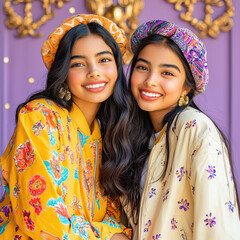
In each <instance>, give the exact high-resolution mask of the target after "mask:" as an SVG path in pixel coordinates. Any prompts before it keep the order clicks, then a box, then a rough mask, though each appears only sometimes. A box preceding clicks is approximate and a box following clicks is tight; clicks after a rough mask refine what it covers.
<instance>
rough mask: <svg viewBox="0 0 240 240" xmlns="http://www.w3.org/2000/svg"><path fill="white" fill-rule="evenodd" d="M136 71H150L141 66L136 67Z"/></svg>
mask: <svg viewBox="0 0 240 240" xmlns="http://www.w3.org/2000/svg"><path fill="white" fill-rule="evenodd" d="M136 69H139V70H142V71H147V70H148V69H147V68H146V67H145V66H142V65H139V66H137V67H136Z"/></svg>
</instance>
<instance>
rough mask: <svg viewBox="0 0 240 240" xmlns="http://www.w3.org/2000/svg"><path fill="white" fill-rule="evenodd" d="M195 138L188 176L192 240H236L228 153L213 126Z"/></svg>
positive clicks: (237, 220)
mask: <svg viewBox="0 0 240 240" xmlns="http://www.w3.org/2000/svg"><path fill="white" fill-rule="evenodd" d="M201 132H202V133H204V134H203V135H202V136H199V135H198V134H197V135H195V140H196V141H195V144H194V147H193V149H192V150H191V153H192V159H191V160H190V162H191V163H190V167H189V169H188V172H189V173H191V174H189V175H190V176H189V178H190V184H191V187H192V189H193V190H192V195H193V199H194V229H193V240H198V239H201V240H207V239H213V240H217V239H238V237H239V234H240V232H239V231H240V230H239V227H240V223H239V217H238V207H237V201H236V189H235V186H234V182H233V180H232V178H231V167H230V164H229V159H228V153H227V149H226V147H225V145H224V143H223V142H221V140H220V136H219V133H218V131H217V130H216V128H215V126H214V125H213V124H211V125H210V128H209V127H207V128H205V129H201Z"/></svg>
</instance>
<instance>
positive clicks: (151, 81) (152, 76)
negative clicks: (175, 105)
mask: <svg viewBox="0 0 240 240" xmlns="http://www.w3.org/2000/svg"><path fill="white" fill-rule="evenodd" d="M157 81H158V76H157V74H156V73H154V72H151V73H149V75H148V76H147V78H146V79H145V84H146V85H147V86H149V87H151V86H157Z"/></svg>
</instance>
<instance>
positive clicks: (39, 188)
mask: <svg viewBox="0 0 240 240" xmlns="http://www.w3.org/2000/svg"><path fill="white" fill-rule="evenodd" d="M60 121H61V119H60V115H59V114H56V112H55V111H53V110H51V109H50V108H47V107H44V106H42V105H38V106H34V107H32V108H29V107H28V108H27V107H25V108H23V109H22V110H21V111H20V113H19V119H18V124H17V127H16V130H15V136H14V137H13V139H12V140H11V141H10V143H9V145H8V147H7V150H6V151H5V153H4V155H3V156H2V158H1V165H2V172H3V181H4V182H5V189H7V192H8V198H9V206H10V205H11V207H9V210H10V211H12V214H11V213H9V214H8V222H6V223H5V225H4V229H2V231H3V232H4V231H5V234H9V235H7V236H8V237H6V239H14V236H15V234H18V235H19V236H22V237H23V239H54V240H58V239H59V240H60V239H64V240H69V239H74V240H77V239H99V237H98V236H97V233H96V232H95V231H93V228H92V226H91V225H90V224H89V222H86V221H85V220H84V217H83V216H70V215H69V212H71V210H70V209H69V208H70V207H71V206H67V205H65V202H64V200H63V199H62V197H61V195H60V194H61V192H62V191H61V189H59V186H58V184H56V182H55V181H53V178H52V177H51V176H50V173H49V171H47V168H48V167H49V166H46V164H45V163H46V160H49V159H52V160H53V161H52V163H53V164H54V162H56V161H58V158H57V153H58V149H59V147H60V144H61V126H60ZM53 174H55V177H57V176H59V174H65V175H64V178H65V179H66V178H67V177H68V174H67V169H64V171H62V170H60V169H59V171H58V170H57V169H56V172H54V173H53ZM56 213H57V214H56ZM13 215H14V217H13ZM14 230H15V231H14ZM0 234H2V233H0ZM11 234H12V235H11ZM10 235H11V236H10ZM4 236H5V235H4ZM4 239H5V238H4Z"/></svg>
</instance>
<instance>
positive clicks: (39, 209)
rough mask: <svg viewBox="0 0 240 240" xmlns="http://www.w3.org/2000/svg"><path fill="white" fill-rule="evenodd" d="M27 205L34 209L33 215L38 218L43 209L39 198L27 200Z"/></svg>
mask: <svg viewBox="0 0 240 240" xmlns="http://www.w3.org/2000/svg"><path fill="white" fill-rule="evenodd" d="M29 204H30V205H31V206H32V207H33V208H34V211H35V213H36V214H37V215H38V216H39V214H40V213H41V212H42V210H43V207H42V205H41V201H40V198H38V197H37V198H32V199H31V200H29Z"/></svg>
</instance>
